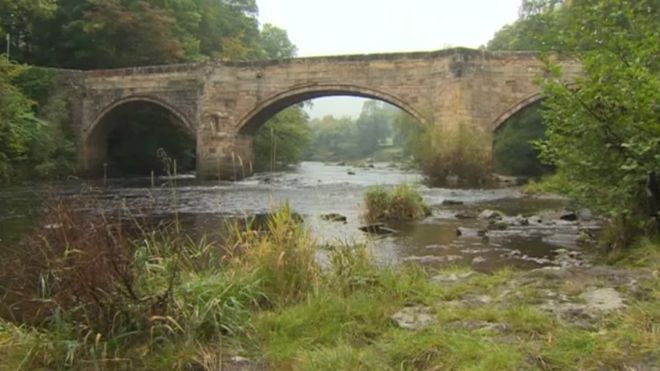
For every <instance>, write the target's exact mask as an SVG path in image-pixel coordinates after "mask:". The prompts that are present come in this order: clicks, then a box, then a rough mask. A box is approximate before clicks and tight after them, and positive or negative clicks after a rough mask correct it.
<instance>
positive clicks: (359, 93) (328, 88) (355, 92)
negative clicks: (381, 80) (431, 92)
mask: <svg viewBox="0 0 660 371" xmlns="http://www.w3.org/2000/svg"><path fill="white" fill-rule="evenodd" d="M332 96H349V97H356V98H369V99H375V100H379V101H383V102H386V103H389V104H391V105H393V106H395V107H397V108H399V109H401V110H402V111H405V112H406V113H408V114H409V115H411V116H412V117H414V118H415V119H416V120H417V121H419V122H421V123H422V124H430V122H429V120H428V118H427V117H425V116H424V115H422V114H421V113H420V112H419V111H418V110H417V109H415V108H414V107H413V106H412V105H411V104H409V103H407V102H405V101H404V100H402V99H400V98H398V97H396V96H394V95H391V94H388V93H383V92H380V91H377V90H373V89H370V88H365V87H361V86H356V85H348V84H312V85H305V86H299V87H296V88H294V89H290V90H287V91H284V92H282V93H278V94H275V95H272V96H270V97H269V98H267V99H265V100H263V101H261V103H260V104H259V105H258V106H256V107H254V108H253V109H252V110H250V112H248V113H247V114H246V115H244V116H243V117H241V119H240V120H239V122H238V133H239V134H244V135H252V134H254V133H256V132H257V130H259V128H260V127H261V126H262V125H263V124H264V123H265V122H266V121H268V119H269V118H271V117H273V116H274V115H275V114H277V113H278V112H280V111H282V110H283V109H285V108H287V107H289V106H292V105H294V104H298V103H301V102H304V101H307V100H311V99H315V98H323V97H332Z"/></svg>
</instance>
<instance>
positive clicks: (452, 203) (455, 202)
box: [442, 200, 463, 206]
mask: <svg viewBox="0 0 660 371" xmlns="http://www.w3.org/2000/svg"><path fill="white" fill-rule="evenodd" d="M442 204H443V205H445V206H456V205H463V201H458V200H442Z"/></svg>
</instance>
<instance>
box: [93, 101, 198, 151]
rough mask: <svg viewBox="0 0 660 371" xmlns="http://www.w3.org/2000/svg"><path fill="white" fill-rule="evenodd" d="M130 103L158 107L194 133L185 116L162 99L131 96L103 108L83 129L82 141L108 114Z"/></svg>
mask: <svg viewBox="0 0 660 371" xmlns="http://www.w3.org/2000/svg"><path fill="white" fill-rule="evenodd" d="M130 103H147V104H153V105H155V106H159V107H161V108H162V109H164V110H166V111H167V112H168V113H170V114H171V115H173V116H175V117H176V118H177V119H178V120H179V121H180V122H181V123H183V125H184V127H185V128H186V129H189V130H190V132H191V133H193V132H194V131H195V126H194V125H193V124H192V123H191V122H190V120H188V119H187V118H186V116H185V115H183V114H182V113H181V112H179V111H178V110H177V109H176V108H175V107H174V106H172V105H171V104H169V103H167V102H165V101H163V100H162V99H159V98H157V97H154V96H150V95H132V96H128V97H123V98H120V99H117V100H115V101H114V102H112V103H110V104H109V105H107V106H106V107H105V108H103V109H102V110H101V111H100V112H99V113H98V114H97V115H96V116H95V117H94V118H93V119H92V120H91V121H90V124H89V126H87V127H84V128H83V132H84V133H85V137H84V140H85V141H86V139H87V138H89V136H90V135H92V133H93V132H94V130H95V129H96V128H97V127H98V125H99V123H100V122H101V121H103V119H104V118H105V117H107V115H108V114H110V113H111V112H113V111H114V110H115V109H117V108H119V107H121V106H123V105H126V104H130Z"/></svg>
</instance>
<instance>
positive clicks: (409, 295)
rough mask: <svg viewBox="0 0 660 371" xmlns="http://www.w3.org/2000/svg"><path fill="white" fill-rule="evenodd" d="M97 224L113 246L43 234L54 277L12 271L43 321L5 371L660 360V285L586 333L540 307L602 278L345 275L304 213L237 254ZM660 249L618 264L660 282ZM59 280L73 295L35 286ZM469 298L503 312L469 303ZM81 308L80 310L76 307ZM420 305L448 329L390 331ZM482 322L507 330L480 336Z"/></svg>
mask: <svg viewBox="0 0 660 371" xmlns="http://www.w3.org/2000/svg"><path fill="white" fill-rule="evenodd" d="M58 213H59V214H58V215H59V216H58V218H57V219H58V220H59V222H62V223H67V220H69V221H70V222H76V223H77V222H79V220H78V219H77V218H76V216H75V215H74V214H75V213H74V214H72V213H71V212H69V211H67V210H64V209H61V210H59V212H58ZM96 222H98V223H102V222H103V221H102V220H98V221H96ZM83 225H86V227H85V230H86V231H87V234H86V235H87V237H88V238H93V241H94V242H95V243H96V244H97V245H94V246H92V244H91V242H82V240H78V239H77V238H76V236H77V233H78V232H76V230H75V227H74V225H67V224H64V225H63V229H61V230H59V232H58V233H63V232H67V237H68V238H66V239H62V238H60V237H62V236H59V237H58V238H59V239H58V238H56V237H57V236H52V235H48V234H47V233H46V231H42V232H40V233H41V238H40V239H38V240H37V241H42V244H39V243H38V242H34V241H32V242H31V246H32V248H33V249H36V250H34V251H35V252H36V251H40V252H43V254H45V255H43V254H42V256H43V257H45V259H44V258H36V255H35V254H31V256H30V258H29V259H28V258H23V259H22V260H19V262H20V263H21V264H28V263H34V262H41V265H39V266H38V267H44V268H43V269H45V270H41V271H40V270H39V269H37V266H35V267H33V269H27V270H26V269H16V270H11V276H7V275H6V274H7V273H6V272H5V273H3V275H4V276H3V279H2V281H1V282H4V283H7V282H9V283H10V284H8V286H6V287H3V288H2V290H3V294H5V295H6V294H7V293H10V292H13V291H17V292H18V293H20V294H21V295H16V296H14V297H18V298H20V299H21V300H19V302H17V303H15V304H16V305H21V306H22V307H23V306H24V305H26V304H27V303H31V304H33V305H36V306H37V307H38V309H39V310H35V313H36V314H34V315H31V316H29V318H23V317H21V316H19V314H20V313H21V311H20V310H18V309H17V307H16V306H11V305H10V307H12V308H14V309H15V310H14V311H13V312H11V311H10V312H11V313H13V314H14V317H12V316H8V315H3V316H4V318H5V319H3V320H0V370H21V369H23V370H28V369H29V370H31V369H116V368H119V369H122V368H124V369H172V370H177V369H178V370H184V369H200V370H219V369H223V367H225V365H226V364H227V362H228V360H229V359H230V358H231V356H234V355H240V356H244V357H248V358H250V359H255V360H259V361H260V362H262V363H263V364H264V365H267V367H268V368H269V369H274V370H292V369H293V370H329V369H332V370H373V369H379V370H417V369H424V370H445V369H457V370H483V369H489V370H508V369H540V370H564V369H625V368H631V367H637V368H640V369H643V368H644V367H645V366H649V365H653V364H655V362H657V360H658V359H660V353H659V352H658V349H660V325H659V324H660V302H659V301H658V298H659V297H660V285H659V284H658V280H657V277H656V278H655V279H651V280H645V281H644V282H640V287H641V291H640V292H638V293H637V294H635V295H633V296H629V297H628V298H627V299H628V307H627V308H626V309H624V310H622V311H620V312H617V313H613V314H610V315H607V316H604V317H603V318H602V319H601V320H599V321H596V322H594V323H592V324H591V325H590V326H586V327H585V326H579V325H578V324H576V323H571V322H569V321H565V320H561V319H558V318H555V317H554V316H552V315H551V314H549V313H546V312H544V311H542V310H541V309H539V308H538V306H537V304H538V303H539V298H542V297H543V295H545V294H544V292H545V291H547V290H553V291H556V292H561V293H564V294H566V295H569V296H572V295H575V294H577V291H579V290H580V288H581V287H587V286H588V285H594V286H596V285H599V284H600V283H599V282H596V281H595V280H594V281H593V282H579V284H578V283H572V282H563V281H557V280H556V279H553V278H551V277H545V276H543V275H538V276H535V278H534V281H531V282H529V284H523V285H522V286H520V285H518V286H511V284H512V283H515V282H519V283H521V282H527V281H524V280H525V279H527V278H526V277H525V276H524V272H517V271H513V270H510V269H502V270H499V271H497V272H495V273H492V274H489V275H476V276H473V277H471V278H470V279H469V280H467V281H465V282H458V283H455V284H451V285H439V284H435V283H433V282H432V281H431V280H430V276H431V275H433V274H437V273H439V272H427V271H425V270H424V269H422V268H420V267H417V266H401V267H382V266H376V265H375V264H374V263H373V259H371V257H370V256H369V254H368V250H367V248H366V247H365V246H340V247H335V248H333V249H332V250H331V251H330V252H329V254H330V259H329V261H330V263H329V264H330V265H329V266H327V267H324V268H322V267H319V266H318V265H317V263H316V259H315V252H316V244H315V243H314V241H313V239H312V238H311V237H310V236H309V234H308V233H307V232H306V231H305V230H304V228H302V227H301V224H300V222H299V220H298V219H297V218H295V217H294V215H293V213H292V212H291V209H290V208H289V207H288V206H284V207H283V208H281V209H280V210H279V211H277V212H275V213H274V214H273V215H272V216H271V217H270V219H269V222H268V223H267V226H266V228H265V229H263V230H254V229H250V228H248V229H242V228H238V227H236V229H235V231H234V237H233V238H231V239H229V240H228V241H227V242H226V243H225V244H223V245H218V244H214V243H208V242H206V241H204V240H201V241H192V240H190V239H188V238H185V237H184V236H180V235H177V234H176V233H168V232H167V230H165V231H161V233H155V232H154V233H152V232H145V233H143V234H142V235H141V238H139V239H137V240H134V239H129V238H125V239H121V238H118V236H117V233H119V231H117V230H113V229H112V228H110V229H107V228H98V230H99V231H106V232H103V233H100V232H99V233H98V234H96V233H90V231H94V230H95V229H94V228H90V227H89V225H88V224H83ZM106 226H107V225H106ZM107 231H111V232H107ZM106 233H111V234H110V235H109V236H113V238H109V236H108V235H107V234H106ZM63 241H68V242H66V243H65V245H66V248H64V247H61V246H60V244H61V243H64V242H63ZM46 242H47V243H46ZM123 244H126V245H123ZM113 246H114V247H113ZM657 246H658V245H657V243H655V242H653V241H645V242H643V243H641V244H640V247H639V249H638V250H634V249H633V250H631V253H630V255H629V257H628V258H627V259H623V260H620V261H619V262H618V263H617V264H619V265H621V266H630V265H634V266H639V265H644V266H646V267H651V269H655V270H656V272H657V268H658V261H657V254H656V255H654V254H655V253H657V251H658V249H657ZM46 247H47V248H46ZM74 247H75V248H74ZM111 247H113V248H114V250H112V251H114V252H115V253H119V254H120V258H115V259H110V258H109V257H104V258H103V259H101V260H93V262H94V264H95V265H94V267H95V270H96V271H97V272H98V274H99V275H100V276H101V278H103V279H100V278H98V279H97V280H93V281H89V282H88V285H73V284H66V285H64V284H62V282H69V281H71V280H73V278H81V277H87V276H83V275H82V274H83V273H85V274H87V273H86V272H88V270H84V269H82V268H83V267H80V265H84V264H88V260H87V258H85V259H82V258H80V257H81V256H83V257H85V256H87V254H88V252H92V251H93V252H98V251H99V249H100V248H111ZM48 251H50V252H49V253H47V252H48ZM633 251H634V252H633ZM48 254H50V255H48ZM649 256H651V257H650V258H649ZM653 256H655V257H653ZM40 259H44V260H40ZM46 263H48V264H46ZM21 268H25V267H21ZM467 269H469V268H464V267H449V268H447V269H445V272H447V273H448V272H458V271H465V270H467ZM630 269H632V268H630ZM647 269H648V268H647ZM21 272H23V273H21ZM44 272H48V275H45V274H44ZM21 274H23V276H21ZM90 274H91V273H90ZM53 275H55V277H57V278H58V281H57V282H60V283H59V284H56V282H49V283H48V285H45V284H41V285H40V286H39V285H37V286H39V287H36V286H31V285H27V284H25V283H26V282H28V281H30V279H35V278H40V277H41V279H42V280H45V281H44V282H46V281H48V279H49V278H48V277H51V276H53ZM67 275H71V276H70V277H69V276H67ZM8 278H11V280H8ZM44 287H48V290H46V289H44ZM12 290H13V291H12ZM85 290H87V291H85ZM129 291H130V292H129ZM92 294H94V295H92ZM467 294H474V295H489V296H490V297H491V298H492V301H491V303H489V304H487V305H477V306H462V305H460V304H459V305H457V304H456V303H457V302H459V301H460V300H461V299H462V298H463V297H464V296H465V295H467ZM31 295H32V296H31ZM35 295H36V296H35ZM67 295H78V296H77V298H78V299H79V300H77V301H76V303H75V304H74V303H72V301H71V300H66V299H65V298H66V297H67ZM30 298H31V299H35V301H31V300H27V299H30ZM36 299H38V300H36ZM96 300H98V302H97V301H96ZM3 303H4V304H6V303H7V301H6V300H3ZM411 305H424V306H428V307H429V308H430V309H431V312H432V313H433V314H434V315H435V317H436V319H437V321H438V323H437V325H434V326H432V327H430V328H428V329H425V330H421V331H416V332H413V331H408V330H403V329H400V328H398V327H397V326H396V325H395V324H394V323H393V322H392V321H391V320H390V317H391V316H392V314H394V313H396V312H397V311H398V310H400V309H401V308H402V307H404V306H411ZM33 309H34V308H33ZM108 318H112V321H110V322H109V321H107V319H108ZM478 321H488V322H491V323H501V324H506V325H507V329H506V330H498V329H487V328H478V327H476V328H473V327H470V326H469V325H467V324H469V323H478Z"/></svg>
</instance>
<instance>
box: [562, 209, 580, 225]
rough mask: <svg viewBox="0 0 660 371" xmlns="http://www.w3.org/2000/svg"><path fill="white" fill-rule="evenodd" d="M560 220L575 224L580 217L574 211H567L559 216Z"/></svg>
mask: <svg viewBox="0 0 660 371" xmlns="http://www.w3.org/2000/svg"><path fill="white" fill-rule="evenodd" d="M559 219H561V220H566V221H568V222H574V221H576V220H578V215H577V214H576V213H575V212H574V211H568V210H565V211H564V212H563V213H561V215H559Z"/></svg>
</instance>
